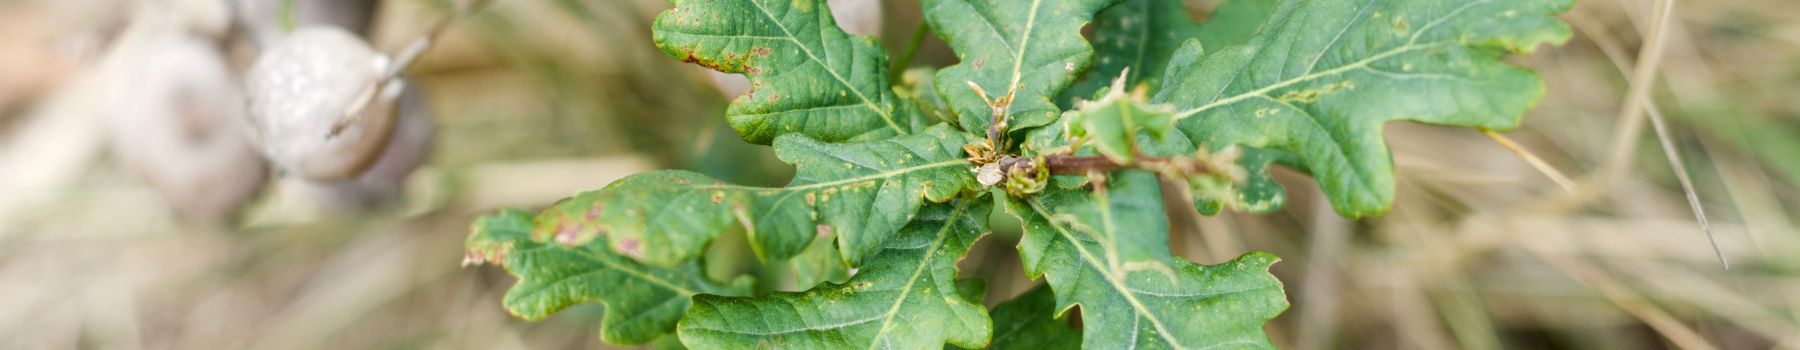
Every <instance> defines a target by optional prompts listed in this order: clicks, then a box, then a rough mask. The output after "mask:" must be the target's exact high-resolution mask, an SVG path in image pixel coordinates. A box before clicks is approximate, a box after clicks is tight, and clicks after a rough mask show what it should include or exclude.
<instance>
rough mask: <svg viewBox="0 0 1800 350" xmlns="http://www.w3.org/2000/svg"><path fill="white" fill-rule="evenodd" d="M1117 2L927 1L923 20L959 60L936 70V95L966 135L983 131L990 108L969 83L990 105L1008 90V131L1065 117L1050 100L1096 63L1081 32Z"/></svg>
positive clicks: (989, 120)
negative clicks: (945, 102) (942, 100)
mask: <svg viewBox="0 0 1800 350" xmlns="http://www.w3.org/2000/svg"><path fill="white" fill-rule="evenodd" d="M1117 1H1118V0H925V2H924V3H923V6H924V11H925V20H926V22H928V23H929V24H930V25H931V29H932V30H933V31H935V32H937V33H938V36H939V37H941V38H943V39H944V42H946V43H949V44H950V47H951V48H952V49H955V50H956V57H957V58H958V59H960V60H961V62H960V63H957V64H956V65H954V66H950V67H946V68H944V69H943V70H939V71H938V74H937V78H936V79H935V81H936V83H937V90H938V94H939V95H942V96H943V97H944V99H945V100H946V101H947V102H949V103H950V107H951V110H952V111H954V112H955V113H956V115H957V116H958V121H959V123H960V125H962V128H963V130H971V131H981V130H987V128H988V125H989V124H992V122H993V115H994V112H993V108H992V107H991V106H989V105H988V103H987V101H983V99H982V95H980V94H977V93H976V92H975V90H974V89H972V88H970V87H969V84H971V83H972V84H975V85H977V86H980V87H981V90H982V91H984V92H985V93H986V96H987V98H988V99H991V100H996V101H999V100H1003V99H1005V97H1006V96H1007V95H1008V93H1009V92H1011V95H1012V99H1011V100H1010V104H1009V105H1008V108H1007V112H1008V114H1009V115H1010V117H1008V120H1009V122H1008V127H1009V128H1010V129H1013V130H1017V129H1022V128H1027V127H1034V126H1041V125H1044V124H1047V123H1050V122H1051V121H1052V120H1055V119H1056V116H1057V115H1058V114H1060V113H1061V112H1062V110H1061V109H1059V108H1057V106H1056V103H1055V101H1053V100H1052V99H1054V98H1056V97H1057V95H1058V94H1060V93H1062V90H1063V89H1064V88H1066V87H1068V86H1069V84H1071V83H1073V82H1074V81H1075V78H1076V77H1077V76H1078V74H1080V73H1081V72H1082V71H1084V70H1086V69H1087V67H1088V62H1089V61H1090V60H1091V59H1092V58H1093V57H1092V56H1093V53H1094V49H1093V48H1092V47H1090V46H1088V42H1087V40H1085V39H1083V38H1082V37H1081V27H1082V26H1084V25H1086V24H1087V23H1088V21H1090V20H1092V19H1093V18H1094V14H1095V13H1096V12H1099V11H1100V10H1101V9H1105V8H1106V7H1107V6H1111V5H1112V4H1113V3H1115V2H1117Z"/></svg>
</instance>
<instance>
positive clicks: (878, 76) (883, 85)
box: [653, 0, 922, 144]
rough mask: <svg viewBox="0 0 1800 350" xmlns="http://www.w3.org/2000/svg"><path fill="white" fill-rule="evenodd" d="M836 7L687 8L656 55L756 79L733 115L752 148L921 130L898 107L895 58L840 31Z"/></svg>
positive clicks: (664, 34) (665, 17) (693, 0)
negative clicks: (789, 138) (788, 139)
mask: <svg viewBox="0 0 1800 350" xmlns="http://www.w3.org/2000/svg"><path fill="white" fill-rule="evenodd" d="M827 6H828V5H827V4H826V1H823V0H813V1H788V0H680V1H676V5H675V8H674V9H670V10H668V11H666V12H663V13H662V14H661V15H659V16H657V17H656V23H655V24H654V25H653V30H654V32H655V40H656V47H658V48H661V49H662V50H663V52H666V53H668V54H669V55H670V56H673V57H675V58H679V59H682V60H686V61H688V62H693V63H697V64H700V65H702V66H706V67H707V68H712V69H714V70H718V71H720V72H726V73H740V74H743V75H744V76H745V77H747V78H749V79H750V87H751V89H750V92H749V93H748V94H746V95H744V96H742V97H738V98H737V99H735V100H733V101H732V102H731V107H730V108H728V109H727V110H726V112H725V114H726V117H727V119H728V120H729V121H730V122H731V127H732V128H734V129H737V131H738V134H739V135H741V136H743V137H744V140H745V141H749V142H750V143H756V144H769V143H770V142H772V141H774V140H775V139H776V137H778V136H781V135H786V134H790V133H798V134H802V135H806V136H808V137H811V138H814V139H817V140H821V141H826V142H840V141H859V140H876V139H881V138H886V137H890V136H895V135H907V134H911V133H912V132H913V131H915V130H916V129H919V127H918V126H919V125H920V124H922V123H919V122H918V118H917V115H916V112H913V111H911V110H910V109H907V108H905V107H906V105H905V104H904V103H900V102H897V99H896V98H895V97H894V92H893V90H892V89H890V87H889V82H888V58H887V52H886V51H883V50H882V48H881V46H880V45H879V44H878V43H877V42H876V41H875V39H874V38H871V37H867V36H852V35H849V34H846V33H844V31H843V29H840V28H838V26H837V22H836V20H835V19H833V18H832V16H831V10H830V9H829V8H828V7H827Z"/></svg>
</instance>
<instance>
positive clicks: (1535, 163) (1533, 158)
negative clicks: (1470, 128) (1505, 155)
mask: <svg viewBox="0 0 1800 350" xmlns="http://www.w3.org/2000/svg"><path fill="white" fill-rule="evenodd" d="M1481 134H1483V135H1487V137H1488V139H1491V140H1494V142H1498V143H1500V146H1501V147H1506V150H1508V151H1512V153H1513V154H1515V155H1518V156H1519V158H1520V159H1523V160H1525V163H1526V164H1530V165H1531V168H1532V169H1537V171H1538V173H1541V174H1544V177H1546V178H1549V179H1550V181H1551V182H1555V183H1556V186H1557V187H1562V189H1563V191H1568V192H1569V193H1574V192H1575V181H1574V180H1569V176H1568V175H1563V172H1562V171H1561V170H1556V167H1554V166H1550V163H1548V162H1545V161H1544V159H1543V158H1539V157H1538V156H1537V154H1534V153H1531V150H1529V149H1525V146H1520V145H1519V144H1518V143H1516V142H1513V140H1512V139H1510V138H1507V137H1506V135H1501V134H1500V133H1497V132H1494V131H1493V130H1482V131H1481Z"/></svg>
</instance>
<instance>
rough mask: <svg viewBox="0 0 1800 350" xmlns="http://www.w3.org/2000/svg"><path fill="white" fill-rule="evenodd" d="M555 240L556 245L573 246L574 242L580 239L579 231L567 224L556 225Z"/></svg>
mask: <svg viewBox="0 0 1800 350" xmlns="http://www.w3.org/2000/svg"><path fill="white" fill-rule="evenodd" d="M555 238H556V243H557V244H562V245H575V241H577V240H580V239H581V229H580V228H577V227H575V226H574V225H569V224H568V223H559V224H556V237H555Z"/></svg>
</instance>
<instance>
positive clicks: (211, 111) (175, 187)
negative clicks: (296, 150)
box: [104, 35, 268, 222]
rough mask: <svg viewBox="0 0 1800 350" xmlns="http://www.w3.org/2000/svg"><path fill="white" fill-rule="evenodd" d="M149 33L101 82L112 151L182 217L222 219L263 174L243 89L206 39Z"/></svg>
mask: <svg viewBox="0 0 1800 350" xmlns="http://www.w3.org/2000/svg"><path fill="white" fill-rule="evenodd" d="M148 40H149V41H150V42H148V43H146V44H145V45H144V46H142V51H141V56H139V59H136V60H132V61H130V62H131V63H129V64H130V65H132V66H131V67H124V68H126V69H120V70H118V72H120V73H119V74H120V75H119V76H117V77H115V78H114V79H113V80H112V83H111V85H110V86H109V87H108V91H107V96H109V98H107V99H106V101H107V105H106V106H105V107H104V114H105V116H106V119H107V121H108V123H107V126H108V130H107V132H108V133H109V134H110V135H109V136H110V139H111V147H112V151H113V154H114V155H115V156H116V157H117V158H118V160H119V161H120V162H121V163H123V164H124V165H125V166H126V167H127V168H129V169H130V170H131V171H133V172H135V173H137V174H138V175H139V176H141V177H143V178H144V179H145V180H146V181H147V182H149V184H150V185H151V186H152V187H153V188H155V189H156V190H157V192H159V193H161V194H162V195H163V196H164V197H166V198H167V199H168V200H169V202H170V204H171V205H172V206H174V207H175V209H176V210H177V211H179V212H180V213H181V214H183V215H184V216H186V217H188V218H189V219H193V220H197V221H202V222H223V221H226V220H229V219H230V218H231V217H232V216H233V215H235V213H236V212H237V210H238V209H239V208H240V207H242V206H243V205H244V204H245V203H246V202H248V201H250V200H251V199H252V198H254V197H255V195H256V193H257V191H258V190H259V189H261V188H262V186H263V183H264V182H265V181H266V179H267V176H268V170H267V167H266V165H265V163H264V162H263V159H262V157H261V156H260V155H259V154H258V152H257V150H256V148H255V146H254V145H253V144H252V143H251V142H250V139H249V137H248V135H247V134H246V132H245V130H246V127H245V125H244V124H243V121H244V119H245V116H244V114H245V110H244V94H243V91H242V90H241V87H240V86H239V85H238V80H237V79H236V78H235V77H234V76H233V75H232V74H231V72H230V71H229V70H228V68H227V66H226V64H225V59H224V54H223V52H222V51H221V50H220V48H218V47H216V46H214V45H212V44H211V43H210V42H208V41H205V40H202V39H199V38H195V37H188V36H183V35H165V36H160V37H156V38H153V39H148Z"/></svg>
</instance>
